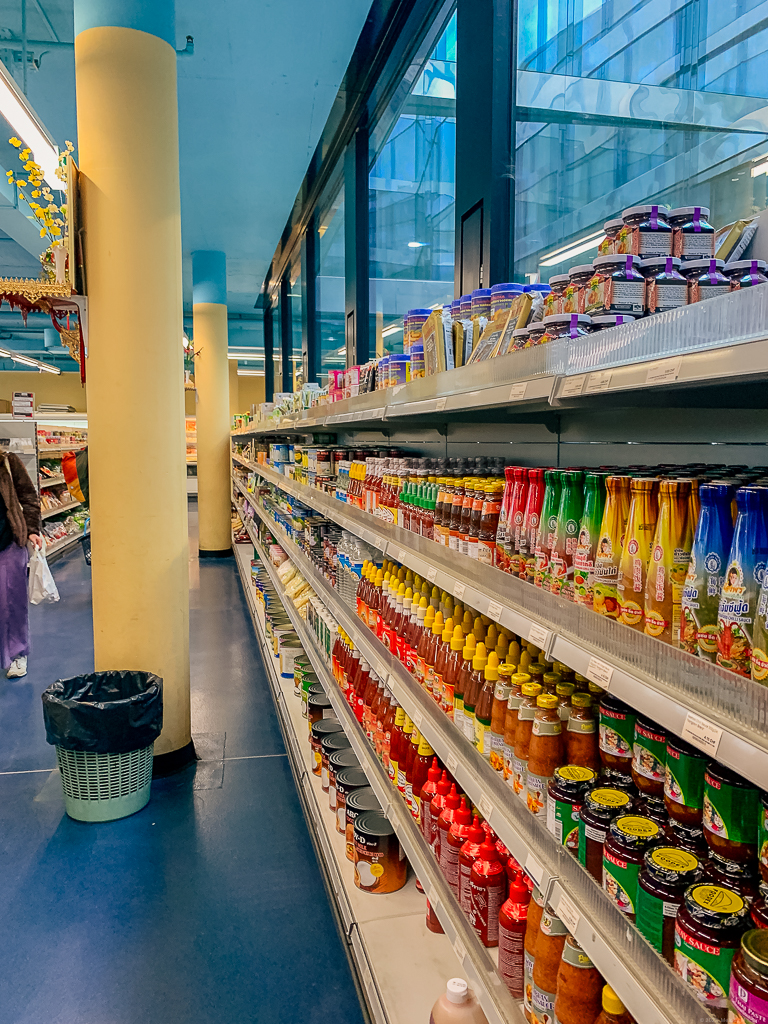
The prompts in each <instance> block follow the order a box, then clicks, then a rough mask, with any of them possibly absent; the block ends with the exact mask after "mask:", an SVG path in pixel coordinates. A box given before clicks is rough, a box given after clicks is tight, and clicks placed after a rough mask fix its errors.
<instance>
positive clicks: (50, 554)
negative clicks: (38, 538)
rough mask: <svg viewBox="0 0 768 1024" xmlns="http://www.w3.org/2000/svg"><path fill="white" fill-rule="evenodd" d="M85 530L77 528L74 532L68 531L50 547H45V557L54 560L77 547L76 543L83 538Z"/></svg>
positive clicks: (49, 560) (50, 560)
mask: <svg viewBox="0 0 768 1024" xmlns="http://www.w3.org/2000/svg"><path fill="white" fill-rule="evenodd" d="M83 533H84V531H83V530H76V531H75V532H74V533H68V534H67V536H66V537H62V538H61V540H57V541H55V542H54V543H53V544H51V545H50V547H47V548H46V549H45V557H46V559H47V560H48V562H53V561H55V560H56V559H57V558H60V557H61V556H62V555H64V554H66V553H67V551H69V550H70V549H71V548H73V547H75V545H76V544H78V543H79V542H80V540H81V539H82V536H83Z"/></svg>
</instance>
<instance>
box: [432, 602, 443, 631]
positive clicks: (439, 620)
mask: <svg viewBox="0 0 768 1024" xmlns="http://www.w3.org/2000/svg"><path fill="white" fill-rule="evenodd" d="M430 607H431V605H430ZM432 632H433V633H434V635H435V636H442V633H443V613H442V612H440V611H438V612H435V617H434V619H433V621H432Z"/></svg>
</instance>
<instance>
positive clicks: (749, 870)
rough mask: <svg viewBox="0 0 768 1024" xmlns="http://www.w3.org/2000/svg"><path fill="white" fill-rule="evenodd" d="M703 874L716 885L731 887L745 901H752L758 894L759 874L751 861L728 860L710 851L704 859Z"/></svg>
mask: <svg viewBox="0 0 768 1024" xmlns="http://www.w3.org/2000/svg"><path fill="white" fill-rule="evenodd" d="M704 874H705V875H706V876H707V878H708V879H709V880H710V881H711V882H714V883H715V884H716V885H724V886H725V887H726V889H733V891H734V892H737V893H738V894H739V896H741V898H742V899H743V900H745V901H746V902H747V903H750V904H751V903H754V901H755V900H756V899H757V898H758V896H759V895H760V875H759V874H758V873H757V868H756V867H755V864H754V862H753V861H740V860H728V859H727V858H726V857H721V856H720V854H718V853H710V855H709V857H708V858H707V859H706V861H704Z"/></svg>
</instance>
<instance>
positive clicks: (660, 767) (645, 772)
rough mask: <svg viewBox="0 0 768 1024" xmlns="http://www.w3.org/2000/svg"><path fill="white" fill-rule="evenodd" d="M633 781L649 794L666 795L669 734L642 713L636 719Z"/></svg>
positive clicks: (641, 790)
mask: <svg viewBox="0 0 768 1024" xmlns="http://www.w3.org/2000/svg"><path fill="white" fill-rule="evenodd" d="M632 751H633V752H632V781H633V782H634V784H635V785H636V786H637V788H638V789H639V790H640V792H641V793H645V794H646V795H647V796H656V797H663V796H664V772H665V766H666V763H667V734H666V733H665V732H664V730H663V729H660V728H659V726H658V725H656V723H655V722H652V721H650V719H648V718H642V717H641V716H640V715H638V716H637V718H636V719H635V739H634V743H633V746H632Z"/></svg>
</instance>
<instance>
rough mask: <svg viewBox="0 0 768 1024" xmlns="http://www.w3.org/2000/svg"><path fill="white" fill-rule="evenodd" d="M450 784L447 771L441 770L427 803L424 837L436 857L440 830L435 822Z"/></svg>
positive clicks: (441, 809) (441, 810) (449, 789)
mask: <svg viewBox="0 0 768 1024" xmlns="http://www.w3.org/2000/svg"><path fill="white" fill-rule="evenodd" d="M452 785H453V783H452V782H451V780H450V778H449V777H448V772H446V771H445V770H443V772H442V774H441V776H440V781H439V782H438V784H437V792H436V793H435V795H434V796H433V797H432V802H431V803H430V805H429V819H428V820H429V833H428V834H425V836H424V838H425V839H426V840H427V842H428V843H429V845H430V846H431V847H432V852H433V853H434V855H435V858H436V859H437V857H438V852H439V849H440V848H439V846H438V843H439V841H440V830H439V829H438V827H437V823H438V820H439V818H440V815H441V814H442V813H443V809H444V808H445V801H446V797H447V796H448V794H449V793H450V791H451V786H452Z"/></svg>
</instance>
